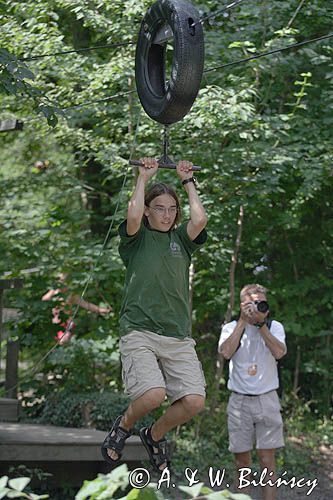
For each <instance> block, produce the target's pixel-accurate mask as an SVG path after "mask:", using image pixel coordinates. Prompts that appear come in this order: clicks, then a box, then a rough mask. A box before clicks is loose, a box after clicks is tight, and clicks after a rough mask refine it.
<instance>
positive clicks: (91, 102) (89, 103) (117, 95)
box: [60, 90, 136, 111]
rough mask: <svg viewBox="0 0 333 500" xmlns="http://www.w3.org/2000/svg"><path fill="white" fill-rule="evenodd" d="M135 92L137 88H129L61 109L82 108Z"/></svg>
mask: <svg viewBox="0 0 333 500" xmlns="http://www.w3.org/2000/svg"><path fill="white" fill-rule="evenodd" d="M133 92H136V90H128V91H126V92H120V93H119V94H114V95H111V96H110V97H103V98H102V99H97V100H96V101H88V102H83V103H82V104H73V105H72V106H66V107H63V108H60V109H62V110H63V111H67V110H68V109H72V108H82V107H84V106H91V105H92V104H96V103H99V102H107V101H111V100H112V99H116V98H117V97H123V96H126V95H129V94H133Z"/></svg>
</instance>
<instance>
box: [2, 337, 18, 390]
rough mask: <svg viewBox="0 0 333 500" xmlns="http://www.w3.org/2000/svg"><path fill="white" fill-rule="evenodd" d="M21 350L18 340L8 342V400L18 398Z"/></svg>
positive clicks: (6, 381)
mask: <svg viewBox="0 0 333 500" xmlns="http://www.w3.org/2000/svg"><path fill="white" fill-rule="evenodd" d="M19 348H20V347H19V341H18V340H8V343H7V356H6V378H5V396H6V398H11V399H16V398H17V383H18V357H19Z"/></svg>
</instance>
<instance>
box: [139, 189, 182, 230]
mask: <svg viewBox="0 0 333 500" xmlns="http://www.w3.org/2000/svg"><path fill="white" fill-rule="evenodd" d="M161 194H168V195H169V196H171V197H172V198H173V199H174V200H175V202H176V207H177V215H176V218H175V220H174V223H173V225H172V227H171V229H172V228H173V227H174V226H175V225H176V224H178V223H179V222H180V220H181V217H182V213H181V208H180V203H179V199H178V196H177V195H176V192H175V190H174V189H173V188H172V187H170V186H168V185H167V184H164V182H157V183H156V184H153V185H152V186H150V188H149V189H148V191H147V192H146V194H145V205H146V207H149V206H150V204H151V202H152V201H153V200H154V199H155V198H157V197H158V196H160V195H161ZM143 220H144V223H145V224H146V225H147V224H148V220H147V217H146V215H144V216H143Z"/></svg>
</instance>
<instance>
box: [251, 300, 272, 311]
mask: <svg viewBox="0 0 333 500" xmlns="http://www.w3.org/2000/svg"><path fill="white" fill-rule="evenodd" d="M253 304H254V306H255V308H256V309H257V311H258V312H260V313H266V312H267V311H268V310H269V305H268V302H267V301H266V300H255V301H254V302H253Z"/></svg>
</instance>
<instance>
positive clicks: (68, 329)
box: [8, 111, 141, 391]
mask: <svg viewBox="0 0 333 500" xmlns="http://www.w3.org/2000/svg"><path fill="white" fill-rule="evenodd" d="M140 117H141V112H140V111H139V113H138V119H137V123H136V128H135V133H134V138H133V141H132V144H131V148H130V159H131V158H132V156H133V153H134V149H135V146H136V140H137V135H138V129H139V123H140ZM128 172H129V169H128V168H127V169H126V171H125V175H124V178H123V182H122V185H121V188H120V191H119V194H118V199H117V203H116V207H115V209H114V212H113V216H112V219H111V222H110V225H109V229H108V231H107V234H106V236H105V238H104V241H103V244H102V247H101V249H100V251H99V254H98V256H97V259H96V260H95V262H94V265H93V268H92V270H91V271H90V274H89V276H88V278H87V280H86V282H85V285H84V287H83V291H82V293H81V295H80V298H79V300H78V303H77V305H76V308H75V310H74V313H73V315H72V316H71V318H70V320H69V324H68V326H66V328H65V331H64V333H63V334H62V335H61V337H60V338H59V339H58V341H57V342H56V343H55V344H54V345H53V346H52V347H51V348H50V349H49V350H48V351H47V352H46V353H45V354H44V356H42V357H41V358H40V359H39V360H38V361H37V363H35V364H34V366H33V368H32V370H31V371H30V370H29V371H28V373H27V374H26V376H25V377H24V379H27V377H30V378H31V377H32V376H33V375H35V373H36V372H37V370H38V368H39V367H40V365H41V364H42V363H43V361H45V359H47V358H48V357H49V356H50V354H51V353H52V352H53V351H54V350H55V349H56V348H57V347H58V346H59V342H60V341H61V339H62V338H63V337H64V335H66V333H70V332H71V329H72V327H73V323H74V319H75V318H76V315H77V312H78V310H79V307H80V302H81V300H83V297H84V296H85V293H86V291H87V289H88V286H89V284H90V282H91V280H92V277H93V275H94V272H95V269H96V266H97V264H98V262H99V260H100V258H101V256H102V254H103V252H104V249H105V247H106V244H107V242H108V240H109V237H110V234H111V231H112V229H113V225H114V221H115V219H116V215H117V213H118V210H119V204H120V200H121V195H122V193H123V190H124V187H125V185H126V181H127V177H128ZM24 379H23V382H24ZM28 380H29V379H28ZM20 383H22V381H21V382H20ZM18 385H19V383H17V384H16V385H14V386H13V387H10V388H9V389H8V391H11V390H13V389H16V388H17V387H18Z"/></svg>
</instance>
